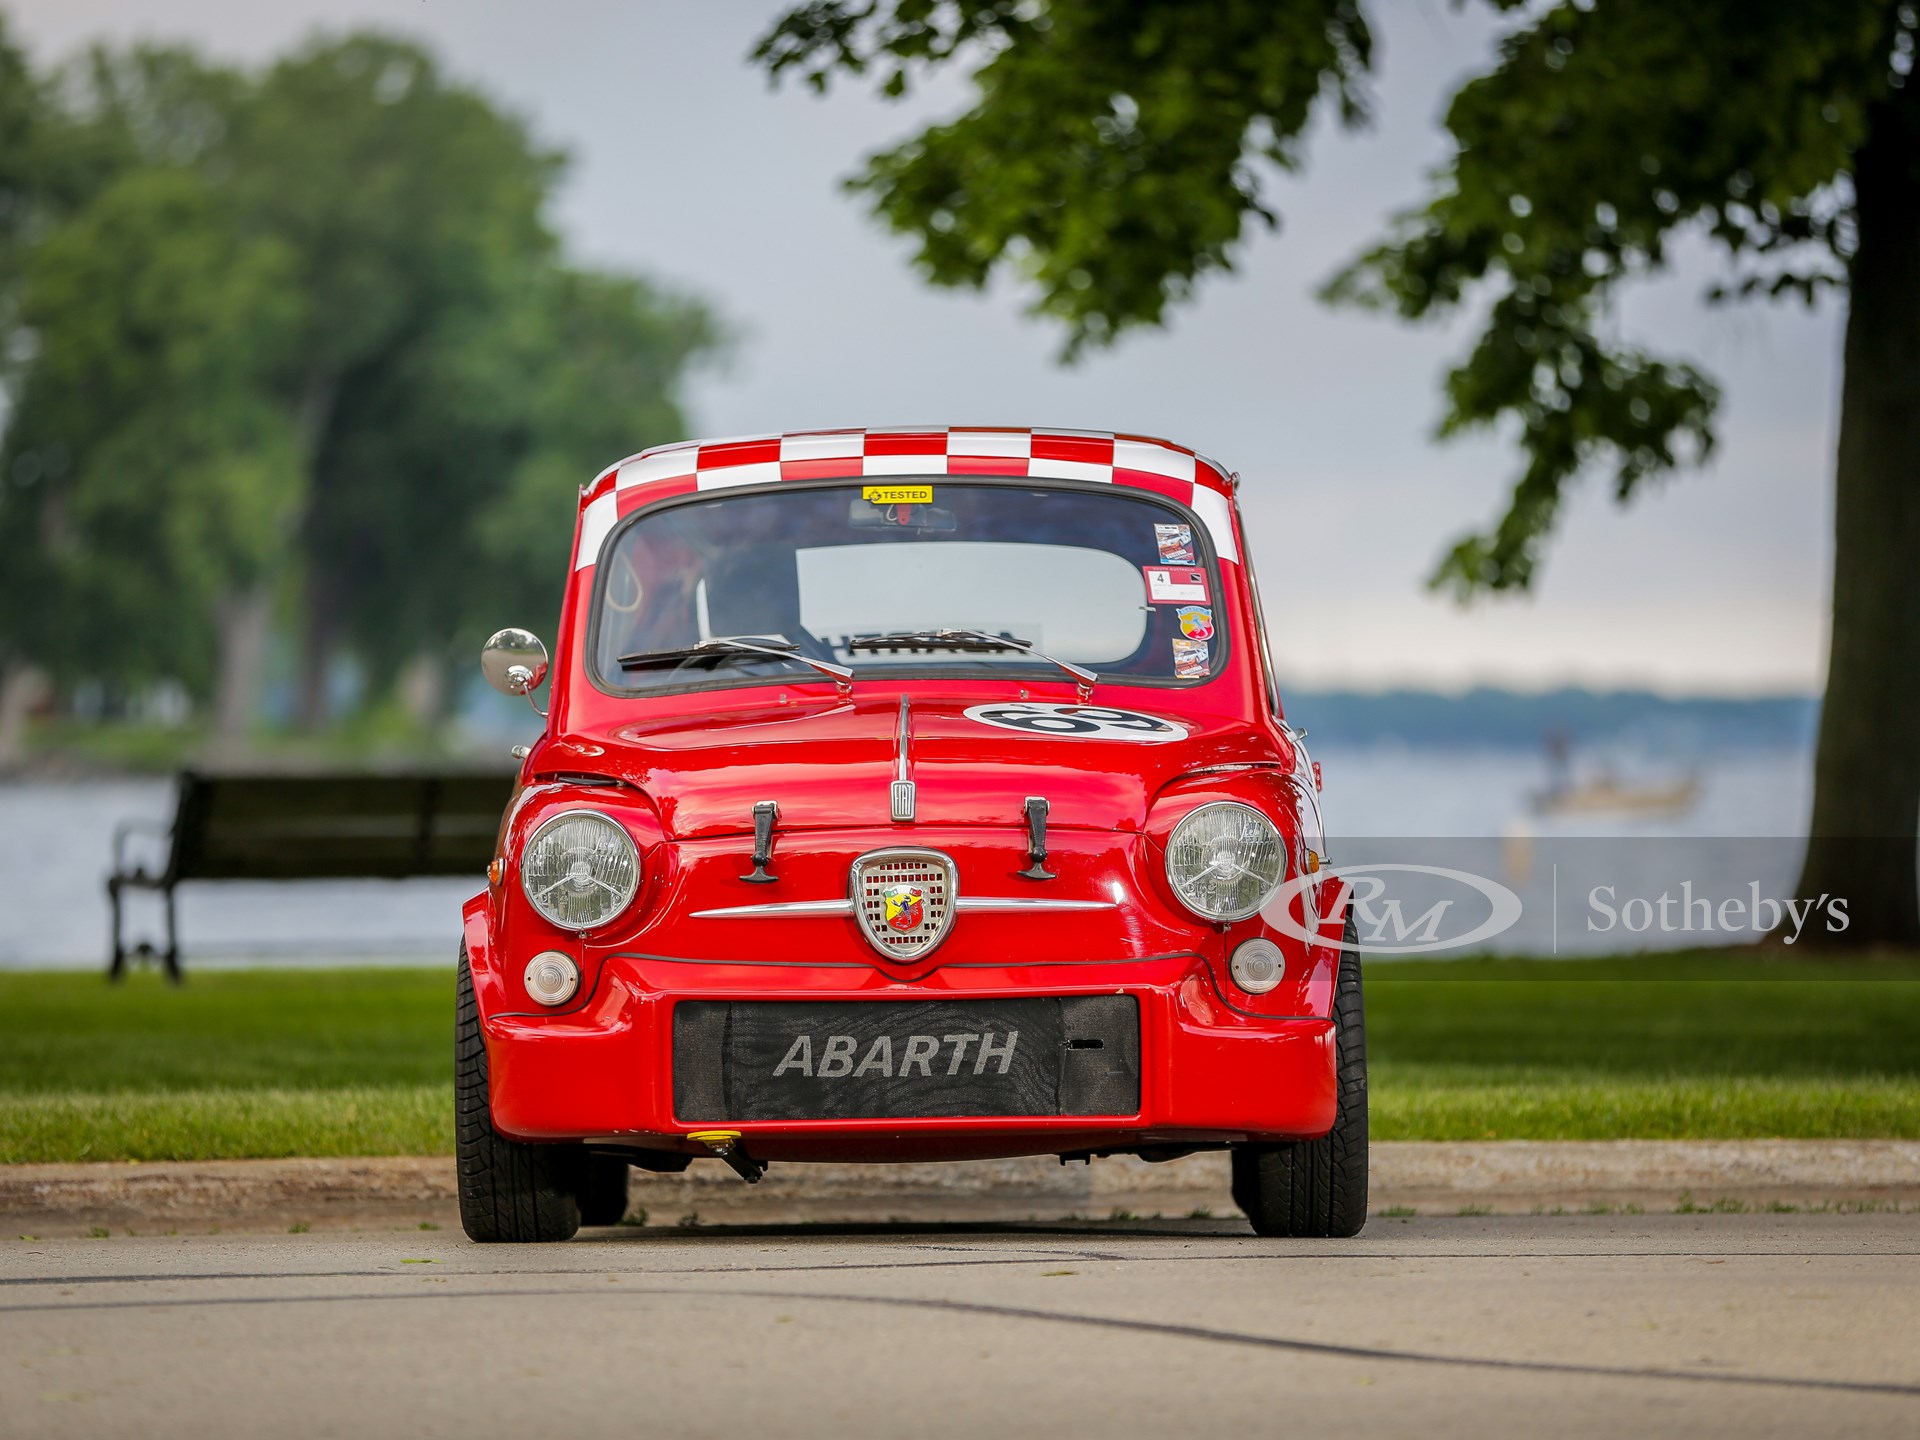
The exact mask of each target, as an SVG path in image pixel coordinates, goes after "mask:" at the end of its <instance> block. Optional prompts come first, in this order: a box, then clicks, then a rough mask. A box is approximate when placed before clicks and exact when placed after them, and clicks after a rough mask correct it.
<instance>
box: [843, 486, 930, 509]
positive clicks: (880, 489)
mask: <svg viewBox="0 0 1920 1440" xmlns="http://www.w3.org/2000/svg"><path fill="white" fill-rule="evenodd" d="M860 498H861V499H862V500H866V501H870V502H871V503H873V504H875V505H931V504H932V503H933V486H931V485H862V486H861V487H860Z"/></svg>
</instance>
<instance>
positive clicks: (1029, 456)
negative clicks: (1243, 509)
mask: <svg viewBox="0 0 1920 1440" xmlns="http://www.w3.org/2000/svg"><path fill="white" fill-rule="evenodd" d="M890 475H914V476H924V475H985V476H1007V477H1014V478H1021V477H1028V478H1032V479H1036V480H1040V479H1046V480H1083V481H1095V482H1099V483H1105V484H1114V485H1127V486H1132V487H1134V488H1137V489H1143V490H1152V491H1154V492H1156V493H1158V494H1161V495H1165V496H1167V497H1168V498H1170V499H1173V500H1177V501H1179V502H1180V503H1181V504H1183V505H1186V506H1188V507H1190V508H1191V509H1193V510H1194V511H1195V513H1197V514H1198V515H1199V516H1200V518H1201V520H1202V521H1203V522H1205V524H1206V527H1207V531H1208V534H1209V535H1210V536H1211V538H1212V540H1213V545H1214V550H1215V553H1216V554H1218V555H1219V556H1220V558H1221V559H1223V560H1235V561H1237V560H1238V559H1239V554H1238V546H1237V545H1236V544H1235V543H1234V537H1233V521H1232V512H1231V497H1232V495H1233V488H1234V480H1235V477H1234V475H1233V474H1232V472H1230V471H1228V470H1227V469H1225V468H1224V467H1223V466H1221V465H1220V464H1218V463H1217V462H1215V461H1213V460H1209V459H1207V458H1206V457H1205V456H1204V455H1200V454H1198V453H1196V452H1195V451H1192V450H1189V449H1187V448H1186V447H1185V446H1183V445H1175V444H1174V443H1173V442H1171V441H1168V440H1159V439H1155V438H1153V437H1151V436H1146V435H1126V434H1119V433H1115V432H1113V431H1107V430H1050V429H1043V428H1038V427H1027V428H1009V427H998V428H996V427H992V426H967V425H900V426H888V427H879V428H865V429H844V430H797V431H789V432H787V433H786V434H781V435H747V436H737V437H732V438H728V439H723V440H683V441H678V442H676V443H674V444H671V445H656V446H653V447H652V448H651V449H647V450H642V451H641V452H640V453H639V454H637V455H630V456H628V457H627V458H626V459H624V460H622V461H620V462H619V463H618V464H616V465H610V466H608V467H607V468H606V469H605V470H603V471H602V472H601V473H600V474H599V475H598V476H596V477H595V478H594V481H593V483H592V484H591V485H589V486H587V488H586V489H585V490H583V491H582V492H581V495H580V502H581V506H582V514H581V517H580V542H579V548H578V550H577V552H576V553H575V556H574V568H575V569H580V568H583V567H585V566H588V565H592V564H593V563H594V562H595V561H596V560H597V559H598V558H599V553H600V545H601V543H602V542H603V541H604V540H605V539H606V537H607V535H608V534H609V533H610V532H611V531H612V529H613V527H614V524H615V523H616V522H617V521H618V520H619V519H620V517H621V516H623V515H627V514H630V513H631V512H632V511H634V510H636V509H638V508H640V507H641V506H643V505H648V504H651V503H652V502H654V501H655V500H660V499H665V498H667V497H669V496H674V495H684V494H690V493H692V492H694V491H701V490H723V489H730V488H733V487H735V486H741V485H764V484H770V483H773V482H776V481H780V480H824V479H852V478H859V477H867V476H881V477H884V476H890Z"/></svg>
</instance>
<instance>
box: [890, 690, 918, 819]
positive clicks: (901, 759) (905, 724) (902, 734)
mask: <svg viewBox="0 0 1920 1440" xmlns="http://www.w3.org/2000/svg"><path fill="white" fill-rule="evenodd" d="M912 746H913V716H912V712H911V710H910V709H909V708H908V704H907V697H906V696H905V695H904V694H903V695H902V696H901V697H900V724H899V727H898V728H897V729H896V730H895V731H894V737H893V786H892V788H891V790H890V791H889V794H888V800H889V804H888V810H889V812H890V813H891V814H892V816H893V820H894V823H895V824H897V825H904V824H908V823H910V822H911V821H912V820H913V816H914V810H915V799H916V797H915V793H914V784H913V763H912V760H911V758H910V754H911V750H912Z"/></svg>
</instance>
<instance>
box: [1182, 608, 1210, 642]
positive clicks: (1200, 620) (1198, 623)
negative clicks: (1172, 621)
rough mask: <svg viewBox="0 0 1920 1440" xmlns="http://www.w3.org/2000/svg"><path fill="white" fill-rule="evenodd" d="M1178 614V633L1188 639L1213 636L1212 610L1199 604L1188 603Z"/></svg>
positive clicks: (1202, 638) (1207, 638)
mask: <svg viewBox="0 0 1920 1440" xmlns="http://www.w3.org/2000/svg"><path fill="white" fill-rule="evenodd" d="M1179 615H1180V633H1181V634H1182V635H1184V636H1186V637H1187V639H1189V640H1211V639H1212V638H1213V611H1211V610H1208V609H1206V608H1205V607H1204V606H1200V605H1188V606H1185V607H1184V608H1182V609H1181V610H1180V612H1179Z"/></svg>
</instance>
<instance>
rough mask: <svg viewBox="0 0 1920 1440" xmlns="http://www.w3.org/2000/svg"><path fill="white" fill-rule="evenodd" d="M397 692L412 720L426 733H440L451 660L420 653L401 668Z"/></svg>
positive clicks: (430, 653)
mask: <svg viewBox="0 0 1920 1440" xmlns="http://www.w3.org/2000/svg"><path fill="white" fill-rule="evenodd" d="M393 689H394V693H395V694H396V695H397V696H398V697H399V700H400V708H401V709H402V710H404V711H405V712H406V716H407V718H408V719H409V720H411V721H412V722H413V723H414V724H415V725H416V726H418V727H419V728H420V729H422V730H437V729H438V728H439V726H440V721H441V720H442V718H443V717H444V714H445V711H446V707H447V657H446V656H445V655H443V654H441V653H439V652H438V651H434V650H420V651H416V652H415V653H414V654H413V656H412V657H410V658H409V659H408V661H407V663H406V664H404V665H402V666H401V667H400V673H399V675H398V676H397V677H395V679H394V685H393Z"/></svg>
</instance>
